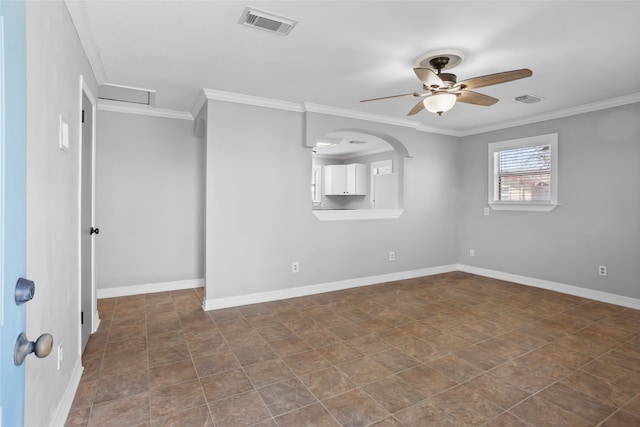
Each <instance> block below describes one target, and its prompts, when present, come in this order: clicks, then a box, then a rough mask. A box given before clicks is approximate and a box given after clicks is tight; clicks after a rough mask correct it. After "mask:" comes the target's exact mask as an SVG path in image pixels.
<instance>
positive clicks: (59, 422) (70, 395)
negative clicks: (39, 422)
mask: <svg viewBox="0 0 640 427" xmlns="http://www.w3.org/2000/svg"><path fill="white" fill-rule="evenodd" d="M76 360H77V361H76V365H75V366H74V367H73V372H71V378H69V384H68V385H67V389H66V390H65V391H64V395H63V396H62V399H60V402H59V403H58V406H56V409H55V410H54V411H53V414H52V416H51V424H49V425H50V426H51V427H64V425H65V423H66V422H67V417H68V416H69V411H71V405H72V404H73V399H74V398H75V397H76V392H77V391H78V386H79V385H80V379H81V378H82V372H83V371H84V368H83V367H82V361H81V360H82V359H81V358H80V357H79V358H78V359H76Z"/></svg>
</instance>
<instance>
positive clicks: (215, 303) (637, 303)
mask: <svg viewBox="0 0 640 427" xmlns="http://www.w3.org/2000/svg"><path fill="white" fill-rule="evenodd" d="M452 271H463V272H466V273H471V274H476V275H478V276H484V277H491V278H493V279H499V280H504V281H507V282H512V283H518V284H521V285H526V286H533V287H536V288H541V289H548V290H551V291H556V292H560V293H563V294H568V295H575V296H579V297H582V298H587V299H592V300H595V301H601V302H606V303H609V304H615V305H619V306H622V307H628V308H633V309H636V310H638V309H640V299H637V298H631V297H625V296H622V295H616V294H611V293H608V292H602V291H596V290H593V289H586V288H580V287H578V286H572V285H565V284H562V283H557V282H551V281H548V280H541V279H535V278H531V277H526V276H520V275H517V274H511V273H504V272H501V271H496V270H489V269H485V268H480V267H473V266H470V265H465V264H449V265H442V266H438V267H427V268H421V269H418V270H410V271H400V272H396V273H389V274H382V275H379V276H369V277H360V278H356V279H347V280H340V281H337V282H328V283H319V284H316V285H309V286H301V287H297V288H289V289H278V290H275V291H267V292H259V293H255V294H248V295H238V296H233V297H225V298H210V299H205V300H204V304H203V306H202V308H203V309H204V310H205V311H209V310H218V309H221V308H230V307H238V306H242V305H247V304H257V303H261V302H268V301H278V300H283V299H288V298H297V297H303V296H308V295H315V294H321V293H324V292H333V291H340V290H344V289H351V288H358V287H361V286H369V285H375V284H379V283H386V282H392V281H396V280H406V279H414V278H417V277H425V276H432V275H436V274H442V273H450V272H452Z"/></svg>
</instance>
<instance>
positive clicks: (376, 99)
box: [360, 92, 422, 102]
mask: <svg viewBox="0 0 640 427" xmlns="http://www.w3.org/2000/svg"><path fill="white" fill-rule="evenodd" d="M409 95H412V96H421V95H422V94H421V93H418V92H411V93H403V94H402V95H391V96H383V97H380V98H371V99H363V100H362V101H360V102H369V101H379V100H381V99H391V98H400V97H401V96H409Z"/></svg>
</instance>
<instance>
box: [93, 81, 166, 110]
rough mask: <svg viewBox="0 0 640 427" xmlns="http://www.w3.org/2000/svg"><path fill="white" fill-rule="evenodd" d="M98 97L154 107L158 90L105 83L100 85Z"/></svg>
mask: <svg viewBox="0 0 640 427" xmlns="http://www.w3.org/2000/svg"><path fill="white" fill-rule="evenodd" d="M98 99H106V100H109V101H119V102H128V103H131V104H140V105H149V106H151V107H153V106H154V105H155V102H156V91H155V90H151V89H140V88H137V87H131V86H122V85H114V84H108V83H105V84H103V85H100V87H99V88H98Z"/></svg>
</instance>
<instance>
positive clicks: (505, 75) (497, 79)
mask: <svg viewBox="0 0 640 427" xmlns="http://www.w3.org/2000/svg"><path fill="white" fill-rule="evenodd" d="M532 75H533V72H532V71H531V70H530V69H528V68H523V69H521V70H513V71H504V72H502V73H496V74H489V75H486V76H481V77H474V78H472V79H469V80H464V81H462V82H458V84H457V85H456V86H460V87H462V88H463V89H477V88H480V87H485V86H492V85H497V84H500V83H506V82H510V81H512V80H518V79H524V78H525V77H531V76H532Z"/></svg>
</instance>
